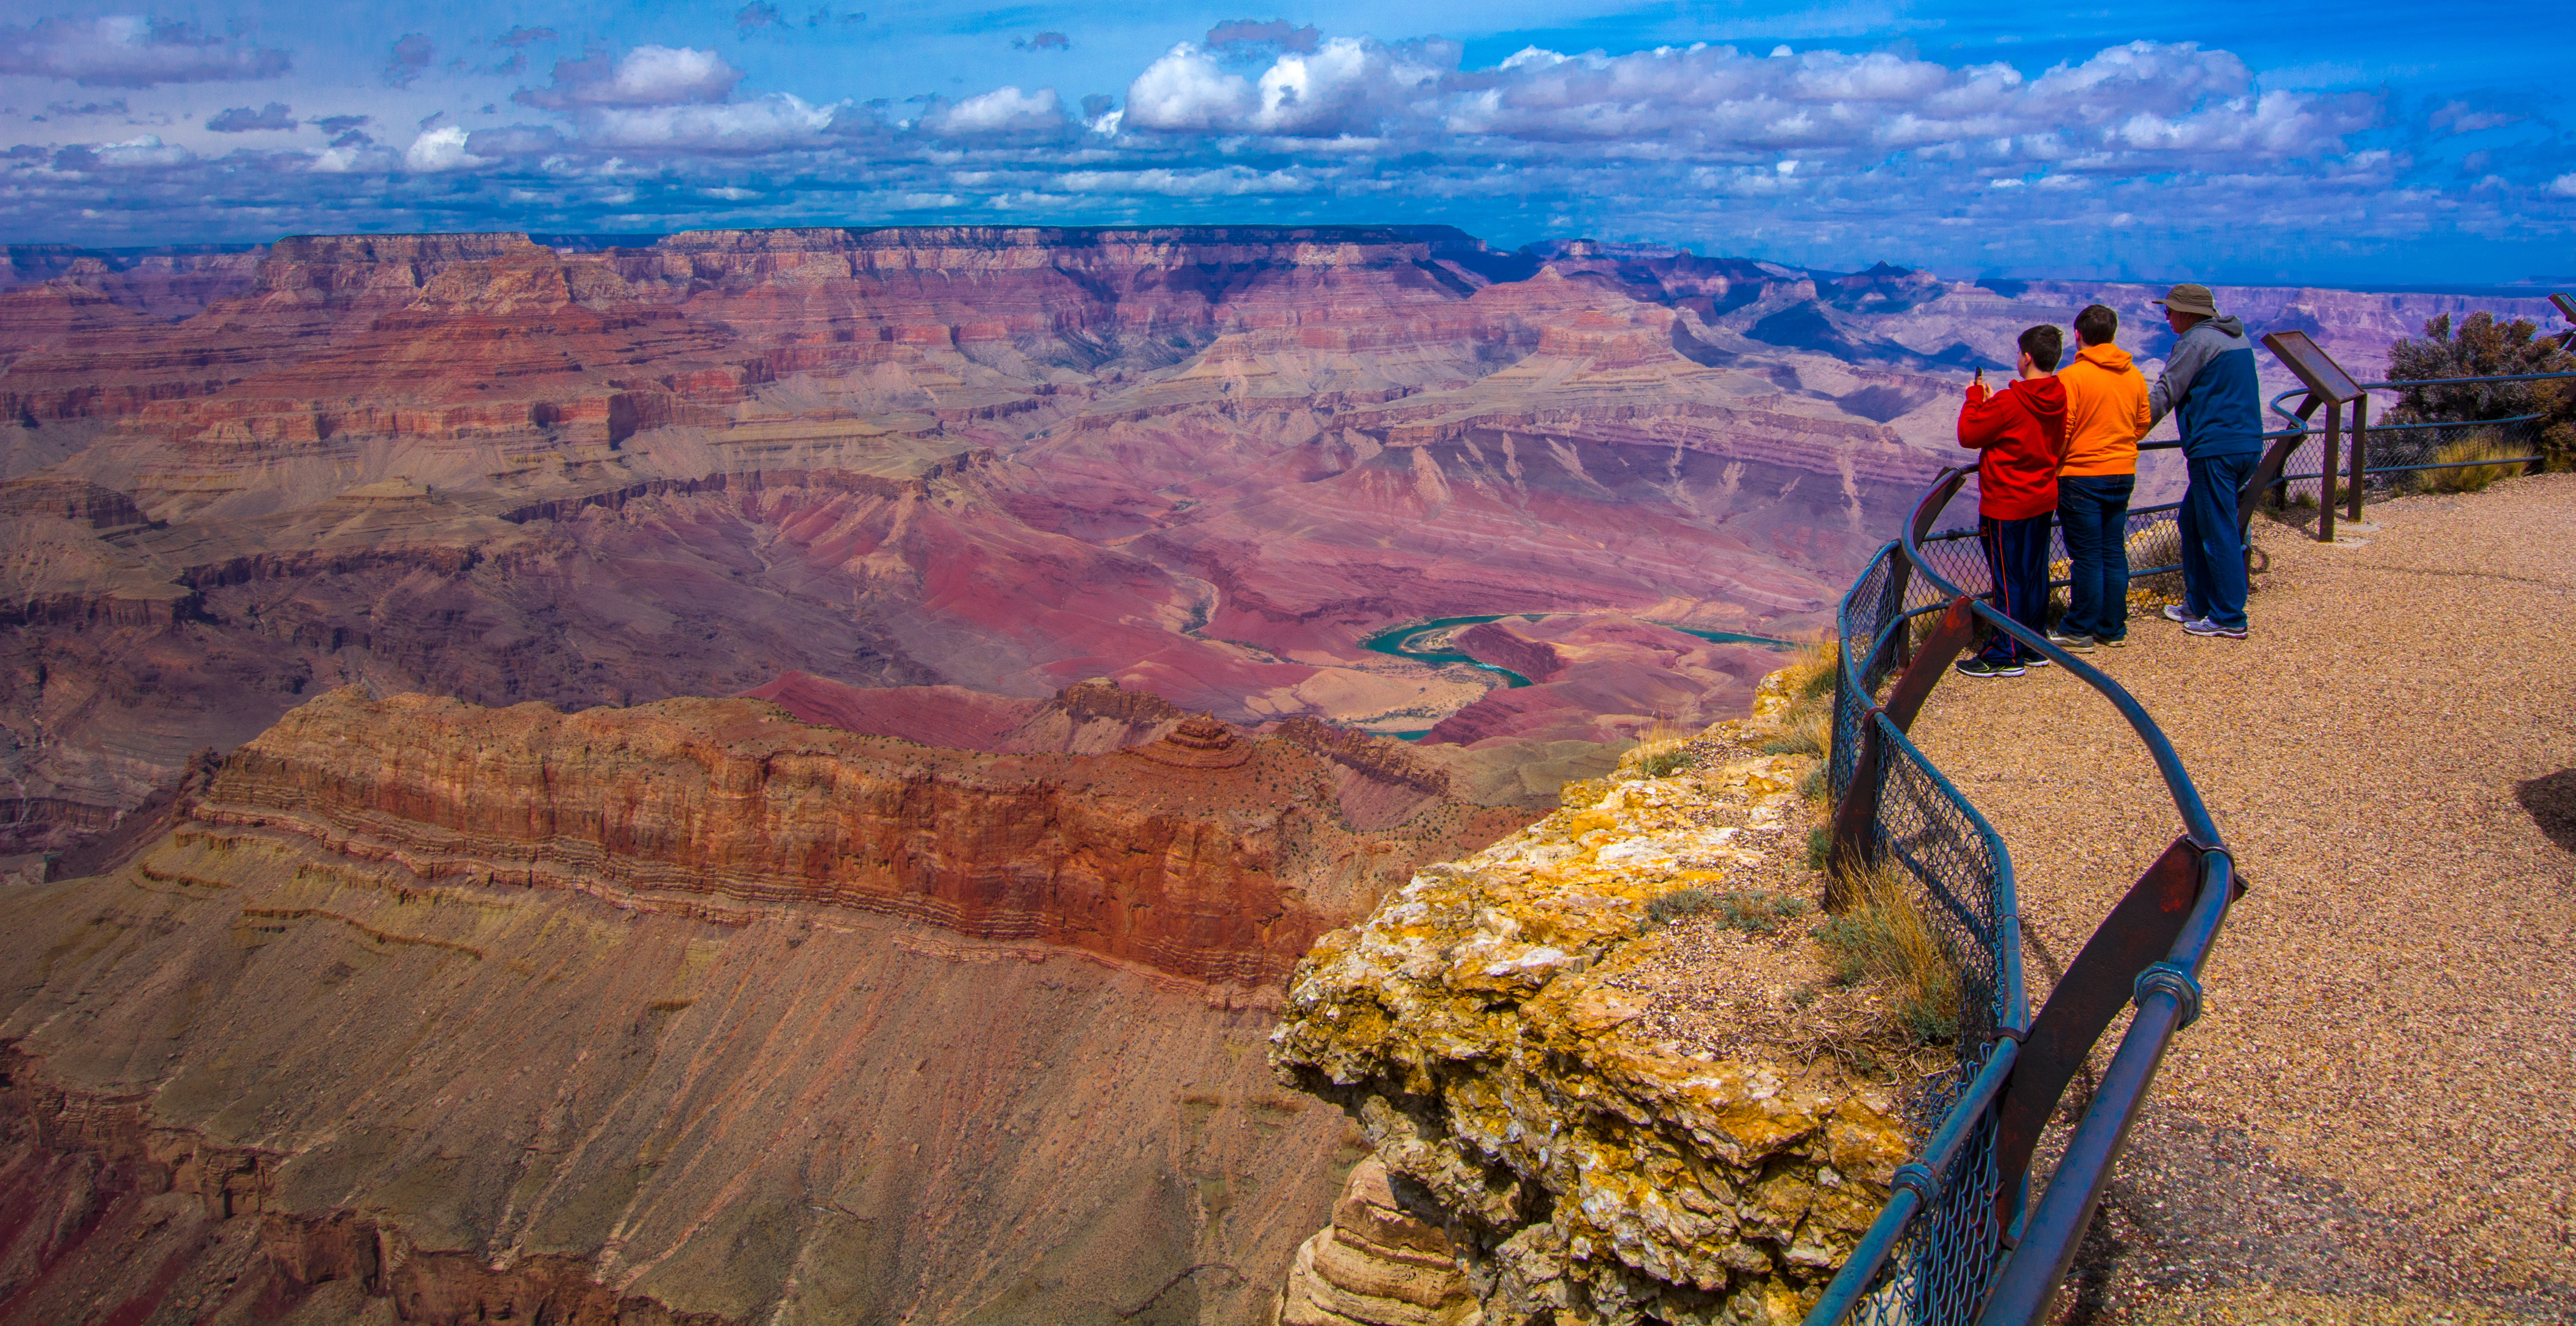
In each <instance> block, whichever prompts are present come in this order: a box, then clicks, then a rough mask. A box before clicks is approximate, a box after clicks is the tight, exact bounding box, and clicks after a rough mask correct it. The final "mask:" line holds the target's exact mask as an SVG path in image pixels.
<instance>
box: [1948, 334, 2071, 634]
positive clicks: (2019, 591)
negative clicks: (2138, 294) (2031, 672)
mask: <svg viewBox="0 0 2576 1326" xmlns="http://www.w3.org/2000/svg"><path fill="white" fill-rule="evenodd" d="M2065 350H2066V338H2065V337H2064V336H2061V335H2060V334H2059V333H2058V330H2057V329H2056V328H2055V327H2033V328H2031V329H2030V330H2028V331H2025V332H2023V333H2022V334H2021V379H2020V381H2017V382H2014V383H2013V384H2011V385H2010V386H2007V387H2005V388H2004V389H2003V390H2002V391H1999V392H1996V393H1995V394H1994V395H1992V396H1988V395H1987V394H1986V375H1985V370H1983V369H1979V370H1977V380H1976V382H1975V383H1974V384H1972V385H1971V386H1969V388H1968V403H1967V404H1966V405H1965V406H1964V407H1962V408H1961V409H1960V411H1959V445H1960V446H1963V447H1968V448H1972V449H1974V450H1976V451H1979V452H1982V453H1984V454H1982V455H1980V456H1979V457H1978V458H1977V542H1978V544H1979V546H1981V547H1983V548H1984V549H1985V550H1986V570H1987V573H1988V574H1989V575H1991V576H1992V577H1993V580H1994V586H1995V589H1994V593H1993V594H1992V595H1991V596H1990V598H1989V601H1990V602H1992V603H1993V604H1994V605H1995V606H1996V607H1998V608H2001V609H2002V610H2003V612H2004V615H2005V616H2007V617H2010V618H2012V619H2013V620H2014V621H2016V622H2019V623H2021V624H2022V625H2024V626H2027V627H2029V628H2030V629H2031V630H2032V631H2033V632H2038V631H2044V630H2046V629H2048V518H2049V517H2050V516H2051V515H2052V514H2054V513H2055V512H2056V510H2057V467H2058V465H2059V463H2060V462H2061V461H2062V460H2063V458H2064V457H2065V454H2066V389H2065V388H2064V387H2063V386H2061V385H2059V383H2058V381H2057V379H2056V378H2054V377H2052V376H2050V374H2052V373H2054V372H2056V371H2057V360H2058V356H2060V355H2061V354H2063V353H2065ZM2047 662H2048V660H2047V659H2045V658H2043V657H2041V656H2040V655H2039V654H2038V653H2037V652H2036V651H2033V650H2027V649H2024V648H2023V647H2022V646H2021V642H2020V641H2018V640H2015V639H2014V638H2013V637H2012V636H2010V635H2007V634H2005V633H2004V632H2002V631H1997V632H1995V633H1994V636H1993V638H1992V639H1989V640H1988V641H1986V647H1985V648H1984V649H1982V650H1979V651H1978V652H1977V655H1976V656H1975V657H1973V658H1963V659H1960V660H1959V671H1960V672H1962V673H1965V674H1966V675H1968V676H1971V677H2018V676H2020V675H2022V671H2023V668H2024V665H2025V664H2031V663H2037V664H2042V665H2044V664H2046V663H2047Z"/></svg>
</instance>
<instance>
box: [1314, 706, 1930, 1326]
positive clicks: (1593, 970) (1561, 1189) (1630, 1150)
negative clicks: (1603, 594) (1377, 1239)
mask: <svg viewBox="0 0 2576 1326" xmlns="http://www.w3.org/2000/svg"><path fill="white" fill-rule="evenodd" d="M1789 700H1790V697H1789V695H1788V694H1787V693H1786V691H1785V690H1784V689H1783V688H1782V684H1781V683H1780V682H1779V681H1778V680H1776V679H1775V680H1772V681H1768V682H1766V683H1765V691H1764V696H1763V700H1762V702H1761V703H1760V704H1759V705H1758V706H1757V710H1756V717H1755V718H1754V719H1752V720H1746V721H1742V722H1729V723H1726V724H1721V725H1719V726H1718V727H1717V728H1715V729H1713V730H1711V731H1710V732H1709V733H1707V734H1704V735H1703V736H1702V737H1701V738H1699V739H1698V741H1697V743H1696V746H1697V749H1699V750H1700V752H1701V754H1700V756H1699V762H1698V763H1697V764H1696V765H1695V766H1693V767H1692V768H1690V769H1688V770H1686V771H1684V772H1679V773H1673V774H1671V775H1670V776H1666V777H1653V776H1649V775H1648V774H1647V773H1646V771H1645V770H1643V769H1642V768H1640V767H1638V766H1636V765H1634V764H1631V765H1628V766H1624V767H1623V769H1622V770H1621V771H1620V773H1618V774H1616V775H1614V776H1613V777H1612V779H1611V780H1609V781H1608V782H1607V783H1606V784H1605V783H1592V784H1588V785H1586V786H1585V787H1584V788H1583V789H1582V790H1581V791H1580V792H1578V791H1577V789H1574V788H1571V787H1570V788H1569V789H1568V797H1567V804H1566V806H1565V807H1564V808H1563V809H1561V810H1558V811H1557V812H1555V813H1554V814H1551V815H1549V816H1547V817H1546V818H1544V819H1542V820H1540V821H1539V822H1537V823H1535V824H1533V825H1531V826H1529V827H1528V828H1526V829H1524V830H1523V831H1521V832H1520V833H1518V834H1515V835H1513V836H1512V837H1510V838H1507V839H1505V840H1503V841H1502V842H1499V843H1496V844H1495V845H1493V846H1492V847H1489V848H1487V849H1485V850H1484V851H1482V852H1479V853H1477V854H1475V855H1473V856H1470V857H1467V858H1464V859H1462V860H1460V861H1457V862H1455V863H1448V864H1442V865H1438V866H1433V867H1430V868H1428V869H1425V870H1423V871H1421V872H1419V873H1417V874H1416V875H1415V876H1414V878H1413V880H1412V882H1410V883H1409V884H1407V885H1406V886H1405V887H1404V888H1403V889H1402V890H1401V891H1399V892H1398V893H1396V894H1395V895H1394V896H1392V897H1390V898H1389V899H1387V901H1386V902H1385V903H1383V904H1381V905H1380V907H1379V908H1378V910H1377V911H1376V912H1375V913H1373V914H1372V915H1371V916H1370V917H1369V918H1368V920H1366V921H1365V922H1363V923H1361V924H1360V925H1358V926H1355V927H1352V928H1350V929H1346V930H1337V931H1334V932H1333V933H1331V934H1329V935H1327V936H1325V937H1324V938H1323V939H1322V940H1321V941H1320V942H1319V943H1318V944H1317V945H1316V947H1315V949H1314V951H1313V952H1311V953H1310V954H1309V955H1308V956H1307V957H1306V959H1305V961H1304V962H1302V963H1301V964H1300V965H1299V967H1298V970H1297V974H1296V976H1295V978H1294V979H1293V981H1292V982H1291V985H1290V993H1289V1003H1288V1009H1287V1012H1286V1014H1285V1016H1284V1017H1283V1020H1282V1022H1281V1025H1280V1028H1279V1030H1278V1031H1277V1032H1276V1033H1274V1034H1273V1037H1272V1059H1273V1062H1274V1063H1275V1064H1276V1065H1277V1066H1278V1068H1279V1070H1280V1073H1281V1077H1282V1080H1283V1081H1287V1082H1291V1083H1293V1084H1295V1085H1297V1086H1298V1087H1300V1088H1302V1089H1303V1090H1306V1091H1309V1092H1312V1093H1314V1094H1316V1095H1318V1096H1321V1097H1323V1098H1324V1099H1327V1100H1331V1101H1334V1102H1336V1103H1338V1104H1339V1105H1341V1106H1342V1108H1343V1109H1344V1110H1345V1111H1347V1112H1348V1113H1349V1114H1350V1115H1351V1117H1352V1118H1353V1119H1354V1120H1355V1121H1357V1122H1358V1124H1359V1125H1360V1127H1361V1130H1362V1131H1363V1133H1364V1134H1365V1135H1366V1136H1367V1138H1368V1140H1369V1143H1370V1145H1371V1146H1372V1147H1373V1148H1374V1149H1375V1152H1376V1155H1377V1157H1378V1158H1379V1159H1380V1160H1382V1161H1383V1162H1384V1163H1385V1164H1386V1167H1387V1168H1388V1170H1389V1171H1390V1172H1391V1173H1392V1174H1394V1175H1395V1176H1397V1178H1398V1180H1399V1181H1400V1182H1406V1183H1410V1184H1412V1185H1417V1186H1418V1191H1419V1192H1420V1193H1421V1194H1422V1195H1423V1198H1424V1200H1425V1202H1427V1204H1428V1208H1427V1209H1430V1210H1433V1211H1436V1212H1437V1213H1438V1220H1439V1221H1440V1223H1442V1224H1443V1226H1444V1228H1445V1231H1446V1233H1447V1235H1448V1237H1449V1239H1450V1242H1451V1244H1452V1246H1453V1248H1454V1249H1455V1250H1456V1251H1457V1252H1458V1253H1460V1254H1461V1256H1462V1260H1463V1263H1464V1265H1465V1267H1466V1269H1467V1272H1468V1276H1469V1281H1470V1283H1471V1285H1472V1286H1473V1287H1474V1289H1475V1291H1476V1293H1477V1296H1478V1298H1479V1299H1480V1301H1481V1305H1482V1307H1481V1311H1482V1313H1483V1320H1484V1321H1487V1322H1492V1323H1498V1324H1503V1326H1522V1324H1523V1323H1533V1322H1555V1323H1559V1324H1560V1326H1576V1324H1578V1323H1580V1324H1584V1326H1590V1324H1593V1323H1602V1324H1614V1323H1615V1324H1617V1326H1629V1324H1631V1323H1638V1322H1643V1321H1658V1322H1688V1323H1705V1324H1709V1326H1714V1324H1715V1323H1730V1324H1733V1323H1764V1324H1766V1326H1769V1324H1772V1323H1778V1324H1779V1326H1786V1324H1787V1323H1791V1322H1795V1321H1797V1320H1798V1319H1799V1318H1800V1317H1801V1316H1802V1315H1803V1313H1804V1311H1805V1309H1806V1308H1807V1307H1808V1306H1810V1305H1812V1304H1813V1302H1814V1301H1815V1298H1816V1296H1817V1295H1818V1294H1819V1293H1820V1292H1821V1291H1822V1289H1823V1286H1824V1284H1825V1282H1826V1281H1827V1280H1829V1279H1830V1278H1831V1276H1832V1275H1833V1273H1834V1271H1835V1270H1836V1269H1837V1268H1838V1267H1839V1266H1840V1265H1841V1263H1842V1262H1843V1260H1844V1259H1845V1258H1846V1257H1847V1256H1848V1255H1849V1253H1850V1251H1851V1249H1852V1247H1853V1246H1854V1244H1855V1243H1856V1242H1857V1240H1858V1238H1859V1236H1860V1235H1861V1233H1862V1232H1863V1231H1864V1230H1865V1229H1866V1228H1867V1227H1868V1225H1869V1223H1870V1221H1871V1220H1872V1219H1873V1218H1874V1217H1875V1215H1876V1214H1877V1211H1878V1209H1879V1207H1880V1206H1881V1205H1882V1204H1883V1202H1884V1200H1885V1197H1886V1193H1887V1185H1888V1183H1889V1182H1890V1180H1891V1178H1892V1176H1893V1174H1894V1172H1895V1168H1896V1166H1897V1165H1898V1164H1899V1163H1901V1162H1902V1161H1903V1160H1904V1159H1905V1158H1906V1156H1907V1154H1908V1153H1909V1151H1910V1149H1911V1143H1912V1139H1911V1137H1910V1136H1909V1135H1908V1133H1907V1130H1906V1128H1905V1126H1904V1125H1903V1123H1902V1122H1901V1120H1900V1118H1899V1117H1898V1115H1897V1112H1896V1111H1897V1103H1896V1102H1895V1101H1894V1100H1893V1099H1892V1098H1891V1097H1890V1096H1889V1095H1888V1093H1887V1091H1886V1090H1885V1089H1884V1088H1882V1087H1879V1086H1876V1085H1873V1084H1872V1083H1871V1082H1870V1081H1869V1080H1867V1078H1866V1076H1865V1075H1860V1074H1852V1073H1846V1072H1844V1071H1842V1070H1841V1069H1840V1068H1838V1067H1837V1066H1836V1063H1835V1061H1834V1060H1833V1059H1832V1057H1831V1056H1830V1055H1827V1056H1824V1057H1818V1056H1816V1055H1814V1054H1812V1053H1796V1052H1791V1051H1786V1050H1781V1049H1766V1048H1765V1047H1764V1046H1763V1045H1762V1044H1761V1043H1759V1042H1758V1041H1757V1042H1754V1043H1749V1044H1748V1043H1746V1042H1745V1041H1743V1040H1742V1039H1741V1038H1742V1036H1743V1034H1744V1032H1745V1031H1746V1028H1744V1027H1741V1026H1733V1027H1729V1028H1726V1029H1724V1031H1723V1033H1722V1034H1721V1035H1720V1036H1719V1037H1718V1038H1717V1039H1714V1040H1710V1039H1704V1038H1693V1037H1688V1036H1677V1035H1676V1029H1677V1025H1678V1023H1679V1022H1680V1021H1683V1020H1686V1019H1677V1017H1676V1016H1675V1013H1674V1012H1673V1007H1674V1006H1668V1005H1670V1001H1672V1000H1674V999H1675V998H1677V997H1678V998H1682V999H1683V1000H1684V1002H1687V999H1688V998H1689V997H1690V996H1683V995H1680V994H1679V992H1680V991H1681V990H1683V989H1685V988H1687V989H1689V990H1693V991H1697V990H1702V989H1704V988H1705V987H1707V986H1708V985H1710V984H1711V982H1712V980H1715V981H1719V982H1721V983H1722V982H1723V980H1724V973H1723V972H1712V971H1708V970H1706V969H1697V970H1693V971H1690V972H1689V973H1687V975H1686V976H1685V977H1684V978H1683V979H1682V980H1680V981H1679V982H1678V983H1676V982H1674V981H1673V980H1672V979H1671V978H1669V977H1667V978H1665V979H1663V980H1661V981H1659V980H1657V979H1652V978H1650V977H1649V975H1648V974H1649V973H1650V972H1652V971H1654V970H1655V969H1657V968H1658V967H1659V966H1660V965H1664V964H1666V963H1667V962H1668V959H1667V958H1666V957H1665V956H1664V951H1665V949H1666V948H1667V947H1668V946H1669V945H1670V943H1672V942H1673V941H1671V940H1670V939H1669V938H1668V937H1666V936H1665V935H1664V934H1662V933H1660V932H1659V931H1658V930H1657V928H1656V927H1655V925H1653V924H1651V923H1650V921H1649V915H1650V914H1649V904H1650V903H1652V902H1653V901H1654V900H1655V899H1657V898H1659V897H1661V896H1663V895H1665V894H1668V893H1672V892H1675V891H1678V890H1682V889H1693V888H1695V889H1701V890H1705V891H1707V894H1704V895H1702V896H1709V895H1714V894H1718V893H1723V892H1726V891H1729V890H1742V889H1750V888H1764V889H1775V888H1777V887H1778V886H1779V885H1780V884H1781V883H1782V882H1783V881H1784V880H1798V879H1801V878H1802V877H1803V876H1804V874H1805V872H1804V870H1803V867H1800V866H1792V865H1790V864H1789V862H1791V861H1798V860H1802V859H1803V856H1804V847H1805V845H1804V843H1803V842H1802V841H1799V840H1798V835H1796V834H1794V833H1792V832H1790V831H1789V830H1790V823H1791V821H1790V820H1789V819H1788V818H1787V817H1788V816H1789V814H1790V812H1791V811H1792V810H1793V809H1794V805H1793V803H1794V802H1795V793H1794V792H1793V791H1792V790H1791V788H1792V784H1793V782H1794V781H1795V780H1796V778H1797V777H1798V776H1799V771H1800V767H1801V764H1802V763H1803V762H1802V761H1801V760H1799V759H1797V758H1796V757H1788V756H1773V755H1761V754H1757V753H1755V751H1756V746H1757V743H1758V742H1760V741H1762V740H1765V739H1767V738H1768V737H1769V736H1771V735H1772V729H1771V725H1770V720H1771V719H1773V718H1774V717H1776V716H1777V715H1779V714H1781V713H1783V712H1785V711H1786V709H1787V708H1788V704H1789ZM1766 952H1767V950H1766ZM1782 960H1783V961H1795V960H1796V957H1795V953H1794V951H1791V952H1789V953H1788V954H1787V955H1786V956H1785V957H1784V958H1783V959H1782ZM1756 979H1757V980H1768V979H1776V978H1771V977H1761V978H1756ZM1782 993H1783V992H1781V991H1778V990H1773V991H1771V992H1770V996H1771V997H1774V998H1777V997H1779V996H1780V995H1781V994H1782ZM1695 1046H1703V1047H1705V1046H1714V1047H1720V1048H1695ZM1334 1237H1335V1238H1336V1239H1338V1235H1335V1236H1334ZM1296 1283H1297V1282H1295V1281H1292V1282H1291V1284H1292V1289H1291V1295H1290V1296H1291V1297H1292V1298H1293V1297H1294V1294H1295V1290H1294V1285H1295V1284H1296ZM1314 1297H1316V1295H1314V1294H1313V1293H1312V1292H1311V1291H1310V1292H1309V1298H1314ZM1326 1319H1327V1320H1329V1318H1326Z"/></svg>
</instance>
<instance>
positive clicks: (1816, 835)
mask: <svg viewBox="0 0 2576 1326" xmlns="http://www.w3.org/2000/svg"><path fill="white" fill-rule="evenodd" d="M1833 856H1834V835H1833V831H1832V830H1830V829H1822V828H1816V829H1809V830H1807V869H1809V870H1822V869H1824V868H1825V863H1826V862H1827V861H1830V860H1832V859H1833Z"/></svg>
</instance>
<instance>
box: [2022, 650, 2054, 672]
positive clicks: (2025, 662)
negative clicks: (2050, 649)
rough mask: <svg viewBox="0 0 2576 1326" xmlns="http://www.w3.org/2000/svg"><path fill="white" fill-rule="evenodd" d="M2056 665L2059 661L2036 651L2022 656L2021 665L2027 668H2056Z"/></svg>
mask: <svg viewBox="0 0 2576 1326" xmlns="http://www.w3.org/2000/svg"><path fill="white" fill-rule="evenodd" d="M2056 664H2057V661H2056V660H2055V659H2052V658H2050V657H2049V656H2048V655H2046V654H2043V653H2040V652H2039V651H2038V650H2035V649H2034V650H2032V651H2031V652H2029V653H2027V654H2024V655H2022V656H2021V665H2022V666H2023V667H2026V668H2047V667H2055V666H2056Z"/></svg>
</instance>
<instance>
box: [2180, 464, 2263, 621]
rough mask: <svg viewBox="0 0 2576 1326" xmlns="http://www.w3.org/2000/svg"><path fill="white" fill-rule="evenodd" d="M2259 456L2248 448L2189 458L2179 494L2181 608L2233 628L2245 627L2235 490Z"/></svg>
mask: <svg viewBox="0 0 2576 1326" xmlns="http://www.w3.org/2000/svg"><path fill="white" fill-rule="evenodd" d="M2261 459H2262V457H2260V456H2258V455H2256V454H2255V453H2253V452H2251V451H2245V452H2239V453H2237V454H2235V455H2232V456H2202V457H2199V458H2197V459H2195V460H2193V461H2191V462H2190V469H2191V489H2190V491H2188V492H2186V493H2184V494H2183V499H2182V510H2181V512H2180V513H2179V515H2180V517H2181V519H2180V522H2179V523H2180V524H2181V526H2182V610H2183V611H2184V612H2187V613H2190V614H2191V615H2192V616H2194V617H2206V618H2208V619H2210V620H2211V621H2213V622H2216V623H2218V624H2219V625H2221V626H2225V627H2229V628H2231V629H2234V630H2240V631H2241V630H2243V629H2245V532H2244V530H2243V529H2242V528H2241V527H2240V526H2238V525H2237V523H2236V493H2237V490H2238V489H2240V488H2243V487H2244V486H2245V476H2247V475H2249V474H2252V473H2253V472H2254V465H2255V462H2256V461H2259V460H2261Z"/></svg>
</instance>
